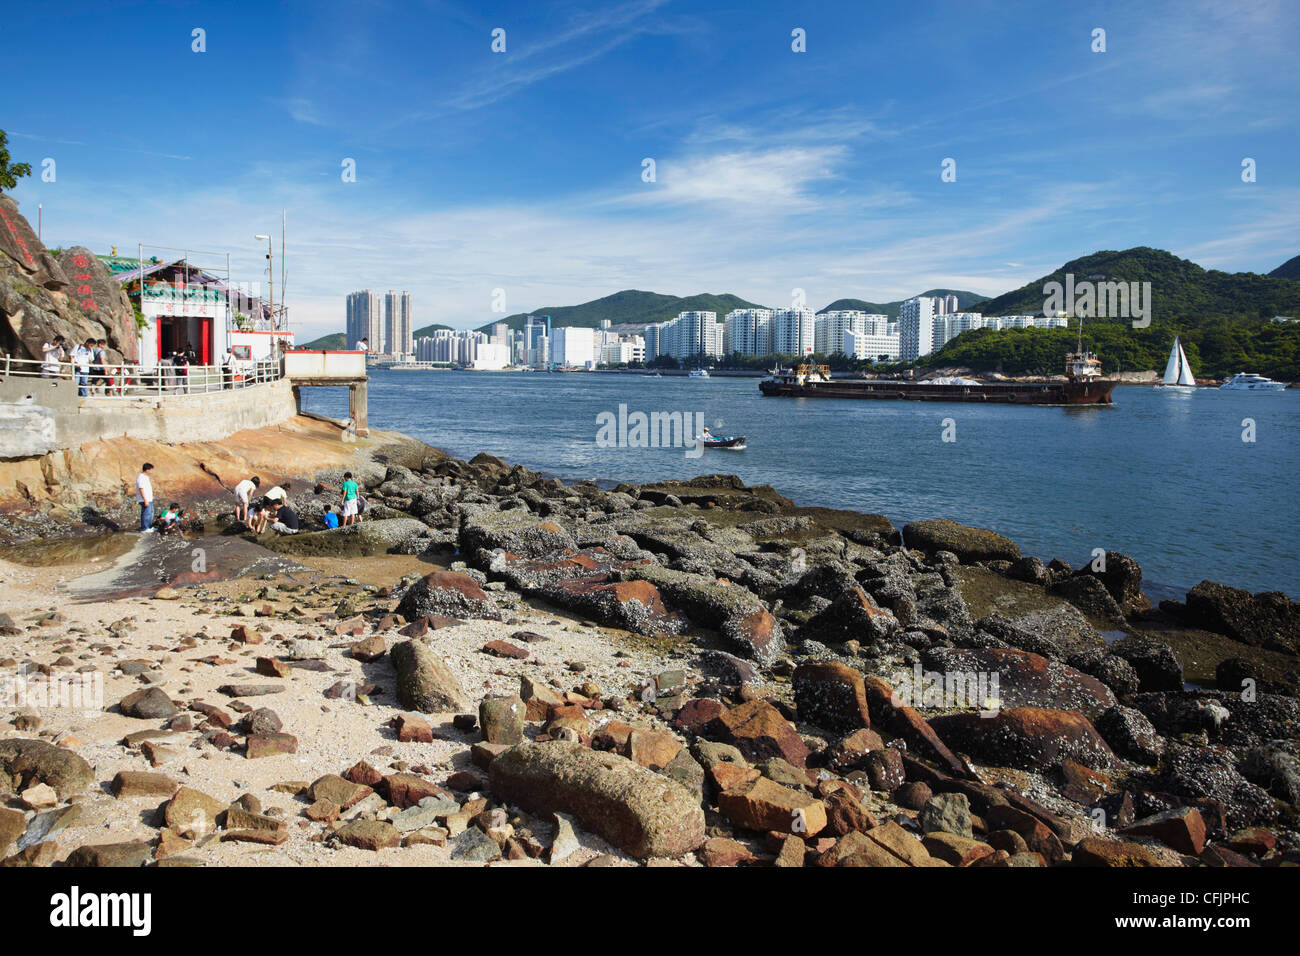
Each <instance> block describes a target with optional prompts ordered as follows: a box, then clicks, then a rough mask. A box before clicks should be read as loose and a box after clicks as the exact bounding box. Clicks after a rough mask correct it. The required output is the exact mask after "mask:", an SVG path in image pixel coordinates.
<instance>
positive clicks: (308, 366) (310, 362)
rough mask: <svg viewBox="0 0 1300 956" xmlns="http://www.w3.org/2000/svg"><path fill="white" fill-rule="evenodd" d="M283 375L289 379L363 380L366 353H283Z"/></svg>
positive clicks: (304, 351) (319, 350)
mask: <svg viewBox="0 0 1300 956" xmlns="http://www.w3.org/2000/svg"><path fill="white" fill-rule="evenodd" d="M284 374H285V375H286V376H288V377H290V378H341V379H348V378H365V377H366V353H365V352H356V351H333V352H327V351H324V350H321V349H311V350H308V349H293V350H292V351H286V352H285V353H284ZM340 384H342V383H340Z"/></svg>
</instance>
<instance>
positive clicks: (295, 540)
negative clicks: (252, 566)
mask: <svg viewBox="0 0 1300 956" xmlns="http://www.w3.org/2000/svg"><path fill="white" fill-rule="evenodd" d="M422 542H423V543H425V544H426V545H427V546H429V547H431V546H433V544H434V540H433V539H432V538H431V537H430V532H429V526H428V525H426V524H425V523H424V522H423V521H417V520H416V519H415V518H380V519H378V520H371V521H362V522H360V523H359V524H350V525H347V526H345V527H342V528H334V529H332V530H329V531H307V532H303V533H301V534H287V535H278V536H275V537H270V538H263V539H261V540H259V542H258V543H259V544H262V545H264V546H265V547H267V548H269V549H271V550H272V551H276V552H278V553H280V554H301V555H317V556H321V557H330V558H334V557H338V558H366V557H371V556H373V555H377V554H418V553H420V552H421V551H423V550H425V547H423V546H421V543H422Z"/></svg>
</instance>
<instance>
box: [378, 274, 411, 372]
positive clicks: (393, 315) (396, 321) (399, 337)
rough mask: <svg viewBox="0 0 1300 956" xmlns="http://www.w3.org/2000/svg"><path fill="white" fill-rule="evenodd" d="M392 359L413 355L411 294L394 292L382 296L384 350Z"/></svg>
mask: <svg viewBox="0 0 1300 956" xmlns="http://www.w3.org/2000/svg"><path fill="white" fill-rule="evenodd" d="M381 351H384V352H387V353H388V354H389V355H391V356H392V357H393V358H396V359H402V358H407V357H409V356H410V355H412V354H414V352H415V346H414V344H413V343H412V341H411V293H409V292H394V291H393V290H392V289H389V290H388V292H387V294H385V295H384V348H383V349H382V350H381Z"/></svg>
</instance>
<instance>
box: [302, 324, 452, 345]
mask: <svg viewBox="0 0 1300 956" xmlns="http://www.w3.org/2000/svg"><path fill="white" fill-rule="evenodd" d="M449 328H451V326H450V325H439V324H438V323H434V324H433V325H426V326H425V327H424V328H422V329H416V330H415V331H414V332H412V333H411V338H412V339H418V338H419V337H420V336H422V335H432V334H433V333H434V332H435V331H436V330H438V329H449ZM300 347H301V348H304V349H323V350H326V351H337V350H339V349H345V348H348V339H347V335H346V334H345V333H343V332H331V333H330V334H329V335H322V336H321V337H320V338H318V339H313V340H312V341H311V342H308V343H307V344H306V345H303V346H300Z"/></svg>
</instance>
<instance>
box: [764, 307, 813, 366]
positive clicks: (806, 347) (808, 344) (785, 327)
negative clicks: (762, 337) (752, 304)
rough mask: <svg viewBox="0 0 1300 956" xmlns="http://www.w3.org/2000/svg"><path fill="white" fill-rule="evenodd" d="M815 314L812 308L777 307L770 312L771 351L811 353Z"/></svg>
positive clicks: (788, 353) (777, 352)
mask: <svg viewBox="0 0 1300 956" xmlns="http://www.w3.org/2000/svg"><path fill="white" fill-rule="evenodd" d="M816 332H817V316H816V315H815V314H814V313H813V311H812V309H777V310H776V311H775V312H773V313H772V351H773V352H774V353H775V354H777V355H812V353H813V349H814V347H815V346H816V341H815V339H816Z"/></svg>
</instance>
